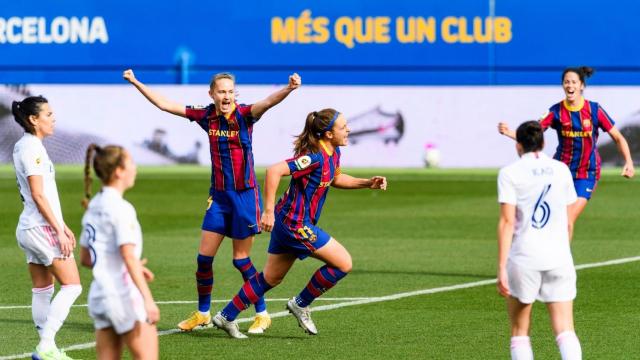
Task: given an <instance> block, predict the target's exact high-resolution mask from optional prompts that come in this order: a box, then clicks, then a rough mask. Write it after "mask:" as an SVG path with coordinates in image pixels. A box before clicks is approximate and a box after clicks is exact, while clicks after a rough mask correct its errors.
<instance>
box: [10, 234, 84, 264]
mask: <svg viewBox="0 0 640 360" xmlns="http://www.w3.org/2000/svg"><path fill="white" fill-rule="evenodd" d="M16 239H17V240H18V246H20V248H21V249H22V250H23V251H24V253H25V255H26V256H27V263H29V264H40V265H44V266H50V265H51V263H53V260H54V259H64V258H66V257H65V256H64V255H62V252H61V251H60V241H59V240H58V234H56V232H55V230H53V228H52V227H51V226H49V225H42V226H36V227H34V228H30V229H16ZM69 257H70V258H73V253H72V254H71V255H70V256H69Z"/></svg>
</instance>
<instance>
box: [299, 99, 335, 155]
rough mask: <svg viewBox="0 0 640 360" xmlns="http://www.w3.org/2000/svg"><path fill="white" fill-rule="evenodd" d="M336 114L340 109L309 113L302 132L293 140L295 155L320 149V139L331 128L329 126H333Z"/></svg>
mask: <svg viewBox="0 0 640 360" xmlns="http://www.w3.org/2000/svg"><path fill="white" fill-rule="evenodd" d="M336 114H338V111H336V110H335V109H323V110H320V111H314V112H311V113H309V115H307V120H306V121H305V124H304V129H303V130H302V133H300V135H298V136H297V137H296V139H295V140H294V141H293V153H294V155H295V156H300V155H304V154H308V153H312V152H317V151H318V150H319V145H318V141H319V140H320V139H321V138H322V135H323V134H324V133H325V132H327V131H329V130H331V129H327V128H328V127H330V126H331V127H332V126H333V124H332V122H334V121H335V117H336Z"/></svg>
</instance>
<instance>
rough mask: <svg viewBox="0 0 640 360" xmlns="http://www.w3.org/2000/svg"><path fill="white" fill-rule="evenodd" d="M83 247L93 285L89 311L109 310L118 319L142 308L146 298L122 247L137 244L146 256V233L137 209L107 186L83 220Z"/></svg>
mask: <svg viewBox="0 0 640 360" xmlns="http://www.w3.org/2000/svg"><path fill="white" fill-rule="evenodd" d="M82 228H83V229H82V235H81V236H80V245H81V246H82V247H85V248H87V249H89V252H90V254H91V262H92V263H93V282H92V283H91V289H90V290H89V307H90V308H91V307H92V306H94V305H95V306H94V307H100V308H106V311H108V312H109V313H110V316H113V317H115V318H117V317H118V316H119V315H120V314H124V311H125V310H124V309H126V308H129V307H135V306H140V305H141V302H142V295H141V294H140V291H139V290H138V288H137V287H136V285H135V284H134V283H133V280H132V279H131V276H130V275H129V271H128V270H127V267H126V265H125V263H124V260H123V258H122V256H121V255H120V246H122V245H125V244H133V245H134V246H135V254H136V257H137V258H140V256H141V255H142V231H141V229H140V224H139V223H138V219H137V216H136V211H135V209H134V208H133V206H132V205H131V204H130V203H129V202H127V201H126V200H124V199H123V198H122V195H121V194H120V193H119V192H118V191H117V190H116V189H114V188H111V187H108V186H105V187H103V188H102V191H101V192H100V193H98V194H97V195H96V196H94V198H93V199H92V200H91V202H90V203H89V207H88V209H87V211H86V212H85V214H84V216H83V217H82Z"/></svg>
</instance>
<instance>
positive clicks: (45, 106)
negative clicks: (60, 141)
mask: <svg viewBox="0 0 640 360" xmlns="http://www.w3.org/2000/svg"><path fill="white" fill-rule="evenodd" d="M11 110H12V112H13V116H14V118H15V120H16V122H17V123H18V124H20V126H22V128H23V129H24V131H25V133H24V136H23V137H22V138H21V139H20V140H18V142H17V143H16V144H15V146H14V148H13V165H14V168H15V170H16V178H17V180H18V188H19V190H20V197H21V198H22V203H23V205H24V209H23V210H22V213H21V214H20V220H19V221H18V227H17V229H16V238H17V240H18V245H19V246H20V248H22V250H23V251H24V252H25V254H26V257H27V264H28V265H29V273H30V275H31V281H32V284H33V288H32V298H31V313H32V316H33V322H34V323H35V325H36V329H37V330H38V333H39V335H40V342H39V343H38V345H37V346H36V350H35V351H34V353H33V356H32V357H33V358H34V359H42V360H48V359H70V358H69V357H68V356H66V354H65V353H64V351H62V350H59V349H58V347H57V345H56V343H55V335H56V333H57V332H58V330H59V329H60V327H61V326H62V323H63V322H64V320H65V319H66V318H67V315H69V309H70V308H71V305H73V303H74V301H75V300H76V299H77V298H78V296H79V295H80V293H81V292H82V287H81V285H80V276H79V275H78V267H77V265H76V263H75V260H74V258H73V249H74V248H75V246H76V239H75V237H74V235H73V232H72V231H71V230H70V229H69V228H68V227H67V225H66V224H65V222H64V219H63V218H62V210H61V208H60V199H59V198H58V189H57V187H56V179H55V170H54V167H53V163H52V162H51V159H49V155H48V154H47V150H46V149H45V148H44V146H43V145H42V140H43V139H44V138H45V137H47V136H51V135H53V132H54V127H55V117H54V115H53V111H52V110H51V107H50V106H49V103H48V102H47V99H45V98H44V97H42V96H31V97H28V98H25V99H24V100H22V101H14V102H13V104H12V109H11ZM54 278H55V279H56V280H58V282H59V283H60V285H61V286H60V291H58V293H57V294H56V296H55V297H53V293H54ZM52 297H53V300H51V298H52Z"/></svg>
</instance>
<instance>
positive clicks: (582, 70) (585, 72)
mask: <svg viewBox="0 0 640 360" xmlns="http://www.w3.org/2000/svg"><path fill="white" fill-rule="evenodd" d="M570 72H572V73H576V74H577V75H578V77H579V78H580V82H582V83H583V84H584V86H587V79H588V78H590V77H591V75H593V73H594V72H595V70H593V68H591V67H588V66H580V67H568V68H566V69H564V71H563V72H562V79H561V80H560V81H561V82H560V83H563V82H564V76H565V75H567V73H570Z"/></svg>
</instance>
